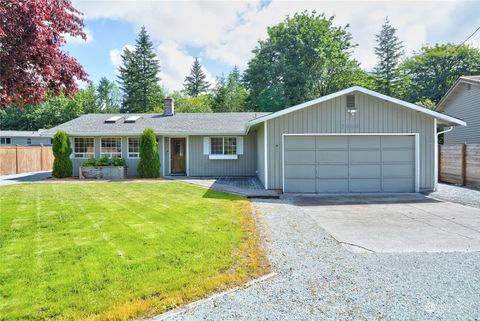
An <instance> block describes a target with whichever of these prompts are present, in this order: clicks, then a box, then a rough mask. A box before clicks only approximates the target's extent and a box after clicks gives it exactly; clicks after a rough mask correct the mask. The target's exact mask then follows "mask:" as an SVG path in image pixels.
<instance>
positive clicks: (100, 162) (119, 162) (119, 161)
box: [82, 156, 125, 167]
mask: <svg viewBox="0 0 480 321" xmlns="http://www.w3.org/2000/svg"><path fill="white" fill-rule="evenodd" d="M82 166H83V167H89V166H92V167H98V166H125V160H124V159H123V158H118V157H113V158H112V159H110V158H108V156H103V157H102V158H100V159H96V158H89V159H87V160H86V161H84V162H83V163H82Z"/></svg>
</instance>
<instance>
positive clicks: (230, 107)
mask: <svg viewBox="0 0 480 321" xmlns="http://www.w3.org/2000/svg"><path fill="white" fill-rule="evenodd" d="M212 96H213V97H212V98H213V106H212V109H213V111H215V112H239V111H245V109H246V104H245V101H246V99H247V97H248V90H247V89H246V88H245V87H244V86H243V83H242V79H241V75H240V70H239V69H238V67H237V66H235V67H234V68H233V70H232V72H231V73H230V74H229V75H228V76H227V77H225V76H224V75H222V76H221V77H219V78H218V80H217V84H216V86H215V88H214V89H213V95H212Z"/></svg>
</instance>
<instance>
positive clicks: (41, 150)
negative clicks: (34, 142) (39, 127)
mask: <svg viewBox="0 0 480 321" xmlns="http://www.w3.org/2000/svg"><path fill="white" fill-rule="evenodd" d="M40 170H41V171H43V144H40Z"/></svg>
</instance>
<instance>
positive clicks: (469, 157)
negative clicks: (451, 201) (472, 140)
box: [438, 144, 480, 187]
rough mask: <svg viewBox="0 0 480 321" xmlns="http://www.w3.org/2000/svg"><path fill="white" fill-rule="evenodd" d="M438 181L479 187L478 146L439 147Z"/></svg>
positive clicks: (479, 146)
mask: <svg viewBox="0 0 480 321" xmlns="http://www.w3.org/2000/svg"><path fill="white" fill-rule="evenodd" d="M438 179H439V180H440V181H441V182H446V183H452V184H459V185H467V186H473V187H480V144H469V145H466V144H458V145H439V146H438Z"/></svg>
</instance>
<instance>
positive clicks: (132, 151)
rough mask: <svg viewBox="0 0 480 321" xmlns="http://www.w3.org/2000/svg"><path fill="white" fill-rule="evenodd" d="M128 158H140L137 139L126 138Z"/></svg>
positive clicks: (138, 140) (138, 139)
mask: <svg viewBox="0 0 480 321" xmlns="http://www.w3.org/2000/svg"><path fill="white" fill-rule="evenodd" d="M128 157H129V158H138V157H140V138H139V137H134V138H132V137H129V138H128Z"/></svg>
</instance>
